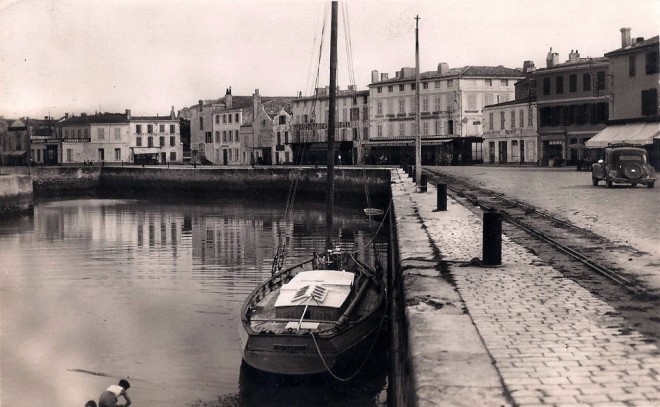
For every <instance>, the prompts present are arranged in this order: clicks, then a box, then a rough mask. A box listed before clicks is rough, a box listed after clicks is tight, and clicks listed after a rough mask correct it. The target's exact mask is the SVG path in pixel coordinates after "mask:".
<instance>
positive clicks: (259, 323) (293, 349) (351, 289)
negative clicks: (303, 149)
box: [239, 1, 386, 377]
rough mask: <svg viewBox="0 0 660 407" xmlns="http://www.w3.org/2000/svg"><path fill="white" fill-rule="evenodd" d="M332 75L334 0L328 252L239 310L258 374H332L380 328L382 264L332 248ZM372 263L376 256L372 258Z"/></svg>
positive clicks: (276, 278)
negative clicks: (367, 262) (361, 260)
mask: <svg viewBox="0 0 660 407" xmlns="http://www.w3.org/2000/svg"><path fill="white" fill-rule="evenodd" d="M336 73H337V2H336V1H333V2H332V21H331V37H330V95H329V97H330V104H329V120H328V160H327V162H328V168H327V189H326V190H327V193H326V206H327V208H326V210H327V214H326V247H325V252H324V253H323V254H321V255H317V254H316V253H314V254H312V255H311V256H310V260H308V261H306V262H303V263H301V264H298V265H296V266H293V267H291V268H288V269H284V270H281V271H278V272H276V273H274V274H273V275H272V277H271V278H269V279H268V280H267V281H265V282H263V283H262V284H261V285H259V286H258V287H257V288H256V289H255V290H254V291H253V292H252V293H251V294H250V296H249V297H248V298H247V300H246V301H245V303H244V305H243V308H242V309H241V325H240V328H239V335H240V341H241V351H242V355H243V360H244V361H245V362H246V363H247V364H248V365H250V366H252V367H253V368H256V369H258V370H261V371H266V372H271V373H277V374H288V375H302V374H316V373H323V372H330V373H331V374H332V375H333V376H335V377H337V376H336V374H335V372H336V369H338V368H340V367H347V366H352V365H355V364H356V363H357V364H359V363H360V362H363V361H364V360H365V358H366V357H367V356H368V354H369V352H368V351H369V350H370V349H371V348H372V347H373V344H374V342H375V339H376V336H377V335H378V333H379V331H380V328H381V326H382V324H383V320H384V317H385V307H386V290H385V284H384V275H383V274H384V273H383V269H382V267H380V266H379V265H377V266H376V267H374V268H370V267H368V266H367V265H366V264H364V263H362V262H360V261H358V260H357V259H356V258H355V257H354V256H353V254H352V253H348V252H343V251H341V250H339V249H334V248H333V242H332V223H333V206H334V132H335V122H336V121H335V115H336V113H335V105H336V104H335V98H336V89H337V86H336ZM376 258H377V256H376Z"/></svg>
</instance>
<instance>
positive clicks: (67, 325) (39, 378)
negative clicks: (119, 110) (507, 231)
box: [0, 199, 386, 407]
mask: <svg viewBox="0 0 660 407" xmlns="http://www.w3.org/2000/svg"><path fill="white" fill-rule="evenodd" d="M297 206H299V210H298V211H297V212H296V213H295V215H294V220H293V222H292V223H290V224H286V225H284V224H282V223H281V222H280V219H281V218H282V217H283V214H284V207H283V206H281V207H280V206H276V205H270V206H269V208H264V207H263V206H262V205H257V204H254V203H249V202H244V201H229V200H227V201H222V202H208V201H207V202H203V203H199V202H196V203H192V202H183V203H179V202H177V203H166V202H163V201H155V200H108V199H102V200H99V199H77V200H69V201H52V202H45V203H40V204H38V205H37V206H36V207H35V211H34V216H33V217H24V218H21V219H17V220H13V221H11V222H9V221H4V222H2V223H0V248H2V249H1V250H2V262H1V263H0V270H1V272H2V273H1V275H2V277H1V279H2V280H1V285H0V290H1V291H0V297H1V300H0V303H1V305H2V310H1V311H0V312H1V314H0V316H1V319H0V321H1V324H2V326H1V330H0V360H1V361H2V366H1V369H0V386H1V388H0V404H1V405H3V406H28V405H54V406H66V407H68V406H82V405H84V403H85V401H86V400H88V399H98V396H99V394H100V392H101V391H102V390H103V389H104V388H105V387H107V386H108V385H110V384H114V383H115V382H116V381H117V380H118V379H119V378H122V377H129V378H130V380H131V383H132V387H131V389H130V391H129V394H131V397H132V398H133V401H134V404H135V405H138V406H184V405H186V403H190V402H193V401H195V400H197V399H202V400H215V399H217V397H218V396H219V395H223V394H238V393H239V377H242V378H241V380H240V381H241V385H240V392H241V396H242V398H243V400H245V401H246V402H247V401H249V400H253V401H254V400H255V398H254V397H252V396H251V395H253V396H256V395H258V394H264V395H265V396H266V398H265V399H261V400H269V402H270V405H278V404H287V400H290V399H289V398H288V396H286V394H287V393H286V392H295V393H300V392H302V391H303V390H304V389H309V388H310V386H311V387H312V388H314V385H310V383H303V384H302V385H301V384H300V383H299V382H298V383H281V382H278V383H272V382H269V381H265V382H264V381H263V380H262V378H256V381H255V380H253V378H251V377H247V378H246V377H245V375H244V374H241V368H240V367H241V357H240V351H239V346H240V345H239V341H238V333H237V329H238V318H239V310H240V307H241V305H242V302H243V300H244V299H245V297H246V296H247V295H248V294H249V292H250V291H251V290H252V289H253V288H254V287H255V285H256V284H257V283H258V282H260V281H261V280H263V279H264V278H266V277H267V276H268V275H269V274H270V264H271V260H272V256H273V254H274V251H275V247H276V246H277V242H278V236H279V235H280V233H282V236H283V238H284V239H286V240H287V242H288V247H289V248H291V249H290V250H289V255H288V264H293V263H294V262H295V261H296V260H303V259H306V258H307V257H308V255H309V252H310V250H312V249H319V248H321V247H322V246H323V242H324V235H323V231H322V229H321V228H322V227H323V225H324V224H325V213H324V211H323V207H322V205H318V204H314V205H310V204H304V205H303V204H298V205H297ZM336 217H337V222H336V223H337V226H338V231H337V233H338V234H339V235H340V236H341V242H342V245H343V246H345V247H347V248H349V247H362V246H364V245H366V244H367V243H368V242H369V240H370V238H371V233H372V232H373V224H370V223H369V222H368V220H366V219H365V217H364V215H363V213H362V210H361V208H338V209H337V211H336ZM379 240H380V241H381V242H383V241H384V237H382V238H380V239H379ZM379 245H380V247H381V248H382V249H383V250H385V245H384V243H380V244H379ZM382 260H386V259H385V256H384V255H383V256H382ZM370 370H372V371H373V370H374V369H373V368H371V369H370ZM379 370H380V371H383V370H384V369H383V368H380V369H379ZM384 382H385V376H384V375H379V376H378V377H373V376H371V377H369V378H366V379H365V381H362V382H357V384H353V385H351V386H357V387H353V388H352V391H350V392H347V391H346V389H347V388H350V387H347V386H339V387H333V386H330V385H328V383H324V382H323V380H321V381H320V382H317V383H316V386H318V387H317V388H316V389H315V390H314V391H312V392H311V393H312V394H315V397H316V398H317V399H318V397H321V399H319V400H325V401H326V402H327V403H333V402H334V401H333V400H335V399H336V402H337V404H338V405H339V404H340V401H341V400H346V401H345V404H356V405H357V404H364V402H367V404H369V403H370V400H374V398H375V399H377V397H378V392H379V390H380V389H382V386H384ZM255 383H256V385H255ZM350 393H354V394H355V396H354V397H355V400H354V401H355V403H352V402H351V400H350V395H349V394H350ZM289 394H291V393H289ZM347 397H348V398H349V399H348V400H347V399H346V398H347ZM255 403H256V404H254V403H252V402H249V403H248V404H254V405H258V404H259V403H258V401H255ZM304 403H305V402H304V401H302V402H301V404H304ZM262 405H269V403H264V404H262Z"/></svg>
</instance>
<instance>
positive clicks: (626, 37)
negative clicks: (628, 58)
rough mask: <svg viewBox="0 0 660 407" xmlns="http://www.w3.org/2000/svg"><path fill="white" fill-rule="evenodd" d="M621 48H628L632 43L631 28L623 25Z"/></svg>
mask: <svg viewBox="0 0 660 407" xmlns="http://www.w3.org/2000/svg"><path fill="white" fill-rule="evenodd" d="M620 31H621V48H626V47H629V46H631V45H632V42H631V41H630V28H629V27H623V28H622V29H621V30H620Z"/></svg>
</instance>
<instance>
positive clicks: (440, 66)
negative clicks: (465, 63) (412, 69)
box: [438, 62, 449, 74]
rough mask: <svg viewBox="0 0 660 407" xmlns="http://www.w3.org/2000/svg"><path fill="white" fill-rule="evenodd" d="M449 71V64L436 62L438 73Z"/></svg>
mask: <svg viewBox="0 0 660 407" xmlns="http://www.w3.org/2000/svg"><path fill="white" fill-rule="evenodd" d="M447 72H449V64H448V63H446V62H440V63H439V64H438V73H439V74H444V73H447Z"/></svg>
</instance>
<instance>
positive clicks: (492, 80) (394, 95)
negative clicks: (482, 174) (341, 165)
mask: <svg viewBox="0 0 660 407" xmlns="http://www.w3.org/2000/svg"><path fill="white" fill-rule="evenodd" d="M523 78H524V75H523V73H522V71H521V70H518V69H511V68H505V67H503V66H495V67H493V66H464V67H461V68H451V69H450V68H449V66H448V65H447V64H446V63H440V64H438V69H437V70H435V71H429V72H421V73H420V86H421V89H420V101H419V109H420V114H421V123H420V134H421V141H422V164H425V165H443V164H444V165H449V164H459V165H460V164H469V163H481V162H483V156H482V141H483V138H482V136H483V108H484V106H487V105H492V104H495V103H503V102H507V101H509V100H512V99H513V98H514V95H515V88H514V84H515V82H517V81H519V80H521V79H523ZM369 99H370V100H369V111H370V137H369V139H368V140H367V141H366V142H365V143H364V149H365V156H367V157H370V160H371V162H374V163H378V162H385V163H393V164H399V163H405V162H410V163H411V162H413V160H414V156H415V155H414V145H415V134H416V128H415V127H416V122H415V112H416V90H415V69H414V68H402V69H401V70H399V71H397V72H396V73H395V75H394V77H393V78H390V77H389V74H387V73H381V74H380V75H379V72H378V71H372V74H371V83H370V84H369Z"/></svg>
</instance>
